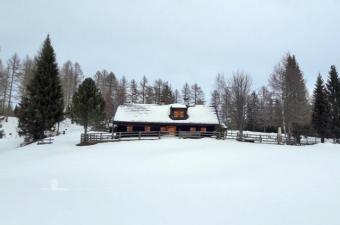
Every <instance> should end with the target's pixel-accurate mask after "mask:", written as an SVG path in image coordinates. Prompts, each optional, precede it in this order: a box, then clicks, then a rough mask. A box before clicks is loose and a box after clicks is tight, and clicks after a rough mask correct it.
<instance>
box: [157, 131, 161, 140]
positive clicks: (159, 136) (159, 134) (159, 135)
mask: <svg viewBox="0 0 340 225" xmlns="http://www.w3.org/2000/svg"><path fill="white" fill-rule="evenodd" d="M158 139H161V132H160V131H158Z"/></svg>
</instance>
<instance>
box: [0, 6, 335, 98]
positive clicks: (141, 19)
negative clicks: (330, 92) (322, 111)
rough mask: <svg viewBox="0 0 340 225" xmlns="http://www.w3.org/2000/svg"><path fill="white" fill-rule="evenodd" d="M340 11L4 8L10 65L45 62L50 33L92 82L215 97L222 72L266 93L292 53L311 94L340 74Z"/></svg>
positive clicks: (3, 42)
mask: <svg viewBox="0 0 340 225" xmlns="http://www.w3.org/2000/svg"><path fill="white" fill-rule="evenodd" d="M339 12H340V1H337V0H319V1H315V0H300V1H299V0H294V1H293V0H277V1H274V0H205V1H203V0H195V1H194V0H140V1H137V0H122V1H114V0H96V1H86V0H75V1H70V0H58V1H43V0H30V1H27V0H0V46H1V52H0V58H2V59H3V60H4V59H7V58H8V57H10V56H11V55H12V54H13V53H14V52H17V53H18V54H19V55H20V56H21V57H24V56H25V55H26V54H28V55H31V56H33V55H35V54H36V53H37V51H38V50H39V48H40V47H41V44H42V42H43V40H44V39H45V37H46V35H47V33H49V34H50V35H51V39H52V42H53V45H54V48H55V51H56V54H57V59H58V62H59V64H62V63H63V62H64V61H66V60H67V59H70V60H72V61H78V62H79V63H80V64H81V66H82V68H83V71H84V73H85V75H86V76H92V75H93V74H94V73H95V71H97V70H102V69H107V70H110V71H113V72H114V73H115V74H116V75H117V76H118V77H120V76H122V75H125V76H127V77H128V78H129V79H131V78H136V79H138V80H139V79H140V78H141V77H142V75H144V74H145V75H147V77H149V78H150V79H156V78H159V77H160V78H162V79H165V80H169V81H170V82H171V84H172V85H173V86H174V87H176V88H177V87H180V86H182V84H183V82H185V81H188V82H190V83H194V82H197V83H199V84H200V85H202V86H204V87H205V90H209V91H210V90H211V88H212V86H213V83H214V82H213V81H214V77H215V76H216V74H217V73H224V74H226V75H227V76H230V75H231V74H232V72H233V71H236V70H243V71H246V72H247V73H249V74H250V75H251V76H252V78H253V83H254V87H255V88H258V87H259V86H261V85H264V84H266V83H267V79H268V76H269V74H270V73H271V72H272V70H273V67H274V65H275V64H277V63H278V62H279V60H280V59H281V58H282V56H283V55H284V54H285V53H287V52H290V53H293V54H295V55H296V57H297V59H298V62H299V63H300V67H301V69H302V70H303V72H304V74H305V77H306V79H307V82H308V87H309V88H311V87H312V86H313V85H314V82H315V79H316V75H317V74H318V73H319V72H321V73H322V74H323V75H324V77H326V73H327V72H328V69H329V66H330V65H332V64H335V65H337V66H339V67H340V51H339V50H340V25H339V24H340V13H339ZM206 95H208V93H206ZM209 96H210V94H209ZM207 97H208V96H207Z"/></svg>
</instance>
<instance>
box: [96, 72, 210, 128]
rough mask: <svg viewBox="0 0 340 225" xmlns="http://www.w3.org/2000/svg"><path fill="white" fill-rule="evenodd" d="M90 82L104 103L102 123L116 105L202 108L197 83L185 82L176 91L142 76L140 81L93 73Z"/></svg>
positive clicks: (202, 102) (110, 117) (167, 84)
mask: <svg viewBox="0 0 340 225" xmlns="http://www.w3.org/2000/svg"><path fill="white" fill-rule="evenodd" d="M94 80H95V83H96V86H97V88H98V89H99V90H100V92H101V93H102V95H103V97H104V100H105V115H106V120H107V121H110V120H111V119H112V117H113V116H114V113H115V112H116V110H117V107H118V106H119V105H122V104H125V103H140V104H172V103H182V104H187V105H203V104H204V103H205V98H204V92H203V89H202V87H201V86H199V85H198V84H193V85H189V84H188V83H185V84H184V85H183V88H182V89H181V90H180V91H179V90H178V89H173V88H172V86H171V85H170V83H169V82H168V81H163V80H162V79H157V80H155V81H153V82H149V80H148V79H147V77H146V76H143V77H142V79H141V80H140V81H136V80H135V79H132V80H131V81H128V80H127V79H126V78H125V76H123V77H121V78H120V79H119V78H117V77H116V75H115V74H114V73H113V72H108V71H107V70H102V71H97V72H96V74H95V76H94Z"/></svg>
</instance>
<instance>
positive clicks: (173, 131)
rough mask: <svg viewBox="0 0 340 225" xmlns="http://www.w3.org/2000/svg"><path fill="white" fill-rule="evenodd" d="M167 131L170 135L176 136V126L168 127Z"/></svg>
mask: <svg viewBox="0 0 340 225" xmlns="http://www.w3.org/2000/svg"><path fill="white" fill-rule="evenodd" d="M167 130H168V132H169V134H171V135H175V134H176V126H167Z"/></svg>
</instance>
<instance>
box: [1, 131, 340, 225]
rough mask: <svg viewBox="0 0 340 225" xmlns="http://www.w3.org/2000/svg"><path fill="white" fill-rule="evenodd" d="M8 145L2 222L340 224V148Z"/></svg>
mask: <svg viewBox="0 0 340 225" xmlns="http://www.w3.org/2000/svg"><path fill="white" fill-rule="evenodd" d="M80 132H81V129H80V127H76V126H69V129H68V132H67V133H66V135H61V136H59V137H56V138H55V140H54V143H53V144H52V145H36V144H32V145H28V146H25V147H23V148H12V149H7V151H0V224H6V225H21V224H25V225H30V224H32V225H45V224H49V225H53V224H56V225H75V224H81V225H87V224H88V225H93V224H101V225H105V224H119V225H127V224H130V225H136V224H146V225H151V224H162V225H165V224H176V225H188V224H195V225H199V224H202V225H203V224H204V225H206V224H214V225H222V224H223V225H225V224H233V225H248V224H252V225H264V224H268V225H273V224H275V225H287V224H289V225H325V224H327V225H335V224H339V221H340V214H339V211H340V201H339V196H340V172H339V171H340V147H339V145H333V144H325V145H321V144H320V145H315V146H305V147H291V146H278V145H260V144H249V143H239V142H236V141H231V140H227V141H223V140H215V139H200V140H188V139H187V140H182V139H175V138H164V139H161V140H154V141H130V142H118V143H107V144H97V145H93V146H85V147H84V146H83V147H77V146H75V144H76V143H78V142H79V135H80Z"/></svg>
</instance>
